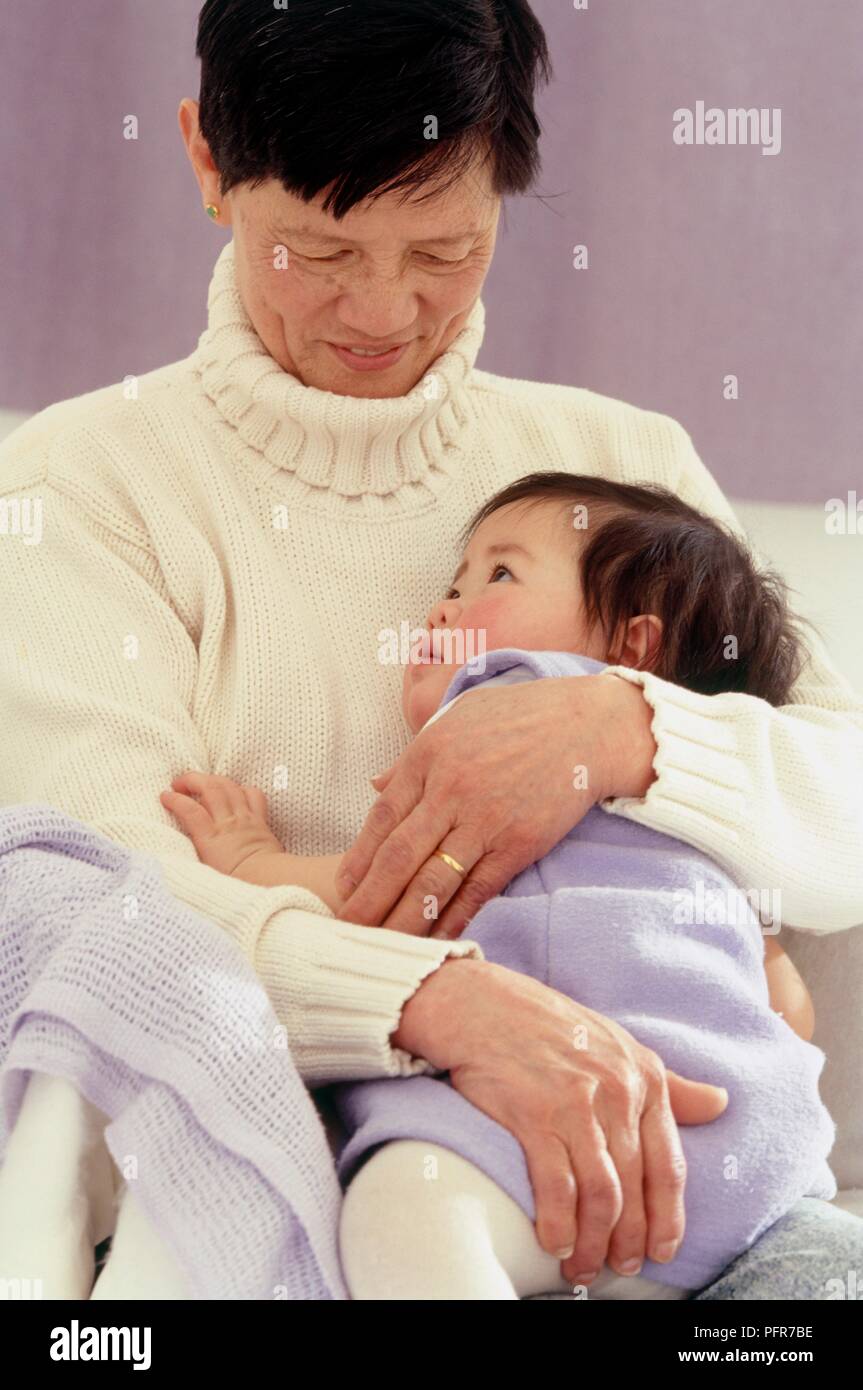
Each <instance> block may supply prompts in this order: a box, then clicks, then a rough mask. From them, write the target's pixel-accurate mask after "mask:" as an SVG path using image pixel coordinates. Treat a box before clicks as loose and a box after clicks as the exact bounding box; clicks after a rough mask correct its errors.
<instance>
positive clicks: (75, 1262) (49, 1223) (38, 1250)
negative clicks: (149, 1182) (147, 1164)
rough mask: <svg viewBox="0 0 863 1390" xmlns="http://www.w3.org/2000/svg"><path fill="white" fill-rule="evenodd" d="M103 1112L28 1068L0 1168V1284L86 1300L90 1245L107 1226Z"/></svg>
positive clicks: (109, 1184)
mask: <svg viewBox="0 0 863 1390" xmlns="http://www.w3.org/2000/svg"><path fill="white" fill-rule="evenodd" d="M106 1123H107V1117H106V1116H105V1115H103V1114H102V1112H101V1111H99V1110H97V1109H96V1107H95V1106H93V1105H91V1104H90V1102H89V1101H87V1100H85V1099H84V1098H83V1097H82V1096H81V1095H79V1093H78V1091H77V1090H76V1089H75V1087H74V1086H73V1085H72V1083H71V1082H70V1081H66V1080H65V1079H64V1078H63V1077H60V1076H49V1075H48V1074H47V1073H44V1072H32V1073H31V1074H30V1077H29V1080H28V1082H27V1089H26V1091H25V1092H24V1099H23V1102H22V1104H21V1109H20V1111H19V1114H18V1119H17V1121H16V1124H15V1128H14V1130H13V1131H12V1134H11V1136H10V1139H9V1143H8V1145H7V1146H6V1155H5V1159H4V1162H3V1167H2V1169H0V1281H12V1283H11V1284H9V1283H5V1282H0V1288H3V1289H6V1290H8V1289H9V1288H10V1287H11V1288H14V1287H15V1286H16V1281H18V1280H29V1281H31V1286H32V1287H35V1288H37V1289H39V1288H40V1286H39V1285H38V1284H35V1285H34V1283H33V1281H37V1280H38V1281H41V1288H40V1291H39V1292H38V1293H36V1294H35V1295H34V1296H36V1297H42V1298H51V1299H56V1298H71V1299H84V1298H89V1296H90V1289H91V1287H92V1284H93V1271H94V1249H95V1246H96V1245H98V1244H99V1242H100V1241H102V1240H104V1239H105V1237H106V1236H108V1235H110V1233H111V1230H112V1229H113V1224H114V1182H113V1173H112V1167H113V1165H112V1163H111V1157H110V1154H109V1153H108V1151H107V1149H106V1147H105V1143H104V1138H103V1134H104V1129H105V1125H106Z"/></svg>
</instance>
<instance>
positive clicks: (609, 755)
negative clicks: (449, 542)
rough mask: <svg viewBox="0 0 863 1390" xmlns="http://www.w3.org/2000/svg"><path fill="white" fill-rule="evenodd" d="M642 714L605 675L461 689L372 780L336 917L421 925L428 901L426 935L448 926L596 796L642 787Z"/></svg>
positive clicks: (449, 933)
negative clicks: (370, 801) (374, 793)
mask: <svg viewBox="0 0 863 1390" xmlns="http://www.w3.org/2000/svg"><path fill="white" fill-rule="evenodd" d="M652 718H653V712H652V710H651V709H650V706H649V705H648V704H647V703H646V702H645V700H644V697H643V696H642V693H641V690H640V689H639V688H638V687H637V686H635V685H633V684H631V683H630V682H629V681H625V680H622V679H620V677H618V676H614V675H604V674H603V675H599V676H572V677H554V678H549V679H544V680H536V681H529V682H526V683H525V684H523V685H510V686H489V687H487V688H484V687H482V686H479V687H477V688H476V689H475V690H472V691H471V692H470V693H469V694H466V695H465V697H464V699H462V700H459V701H458V703H457V704H456V705H454V706H453V708H452V709H451V710H448V711H447V713H446V714H445V715H444V716H443V717H442V718H441V719H438V720H435V722H434V724H432V725H430V726H429V727H428V728H427V729H423V730H422V732H421V733H419V734H418V735H417V737H416V738H415V739H414V741H413V743H411V744H410V746H409V747H408V748H407V749H406V750H405V752H404V753H403V754H402V755H401V757H400V758H399V759H398V761H397V762H396V763H394V764H393V767H392V768H390V769H389V770H388V771H387V773H385V774H384V777H383V778H382V779H377V781H378V786H379V788H381V787H384V788H385V789H384V790H383V791H382V794H381V795H380V796H379V797H378V799H377V801H376V802H375V804H374V806H373V807H372V809H371V810H370V812H369V814H368V816H367V818H366V822H365V825H364V826H363V828H362V830H361V831H360V834H359V836H358V838H357V840H356V841H355V843H354V844H353V845H352V847H351V848H350V849H349V850H348V852H347V854H346V855H345V857H344V860H343V862H342V874H347V875H348V876H349V877H350V878H351V879H352V880H353V881H354V884H355V885H357V886H356V887H354V888H353V889H351V888H350V887H349V886H346V887H345V888H344V892H345V894H346V895H347V893H350V896H346V900H345V901H344V903H343V905H342V908H341V911H340V912H339V916H340V918H341V919H342V920H343V921H346V922H359V923H363V924H365V925H372V924H379V925H380V926H384V927H388V928H389V929H390V930H392V931H403V932H410V933H414V934H416V935H419V936H423V935H428V932H429V915H430V909H431V911H433V912H434V913H435V915H436V916H437V925H436V927H435V929H434V930H433V931H432V933H431V934H432V935H433V936H442V937H456V936H460V935H461V933H462V932H463V931H464V928H465V927H466V926H467V923H468V922H469V921H470V919H471V917H472V916H473V915H474V913H476V912H477V911H478V910H479V908H481V907H482V905H483V903H485V902H487V901H488V899H489V898H492V897H494V896H495V894H497V893H499V892H500V891H501V889H502V888H504V887H505V885H506V884H507V883H509V882H510V880H511V879H513V878H514V877H515V875H516V874H517V873H520V872H521V870H522V869H524V868H526V867H527V866H528V865H529V864H533V863H535V862H536V860H537V859H540V858H542V856H543V855H544V854H547V853H548V851H549V850H550V849H552V848H553V847H554V845H556V844H557V843H558V842H559V841H560V840H562V839H563V837H564V835H566V834H567V833H568V832H569V831H570V830H571V829H572V827H573V826H574V825H577V824H578V822H579V821H580V820H581V819H582V817H583V816H584V815H586V813H587V812H588V811H589V810H590V808H591V806H593V805H594V803H595V802H596V801H599V800H602V799H603V798H604V797H606V796H643V795H644V793H645V792H646V790H647V787H648V786H649V784H650V782H651V781H652V780H653V758H654V756H655V753H656V744H655V743H654V740H653V736H652V734H651V732H650V725H651V721H652ZM437 849H442V850H444V851H445V852H446V853H447V854H449V855H451V856H452V857H453V858H454V859H455V860H456V861H457V862H458V863H459V864H461V865H462V866H463V867H464V869H465V870H466V873H465V875H464V877H462V876H461V875H460V874H459V873H458V871H457V870H456V869H454V868H452V866H451V865H449V864H447V863H446V862H445V861H444V860H442V859H440V858H438V857H437V856H436V854H435V850H437ZM336 886H337V887H338V888H339V890H340V891H343V884H342V879H341V876H340V877H339V879H337V881H336ZM444 908H446V911H444Z"/></svg>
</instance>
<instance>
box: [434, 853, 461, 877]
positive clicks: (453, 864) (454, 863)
mask: <svg viewBox="0 0 863 1390" xmlns="http://www.w3.org/2000/svg"><path fill="white" fill-rule="evenodd" d="M435 854H436V855H437V857H438V859H442V860H443V862H444V863H445V864H449V866H450V868H451V869H455V871H456V873H457V874H465V873H467V870H466V869H465V868H464V866H463V865H462V864H460V863H459V862H458V860H457V859H453V857H452V855H451V854H447V853H446V851H445V850H442V849H436V850H435Z"/></svg>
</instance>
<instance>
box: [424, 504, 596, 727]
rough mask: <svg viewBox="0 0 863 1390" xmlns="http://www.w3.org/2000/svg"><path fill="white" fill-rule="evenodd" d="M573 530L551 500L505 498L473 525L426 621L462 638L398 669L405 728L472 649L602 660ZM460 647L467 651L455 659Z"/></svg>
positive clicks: (429, 706) (428, 708)
mask: <svg viewBox="0 0 863 1390" xmlns="http://www.w3.org/2000/svg"><path fill="white" fill-rule="evenodd" d="M580 534H581V533H580V532H578V531H576V530H574V529H573V526H572V513H571V510H570V509H568V508H567V507H566V506H561V504H560V503H559V502H531V504H530V505H529V506H527V505H525V504H524V503H521V502H512V503H510V505H509V506H508V507H501V508H500V510H499V511H496V512H494V513H493V514H492V515H491V516H490V517H487V518H486V520H485V521H483V522H482V523H481V525H479V526H478V527H477V529H476V531H475V532H474V534H473V536H472V537H471V539H470V541H469V542H468V545H467V548H466V550H465V553H464V555H463V557H462V563H461V566H460V568H459V570H458V572H457V574H456V576H455V577H454V578H453V583H452V587H451V588H450V589H449V590H448V591H447V594H446V596H445V597H444V598H443V599H442V600H441V601H440V602H439V603H436V604H435V606H434V607H433V608H432V610H431V612H430V613H429V615H428V619H427V622H426V627H427V628H428V630H429V632H430V633H433V632H434V631H435V630H443V629H449V630H450V631H452V632H453V633H463V634H464V636H463V638H461V639H458V640H452V641H451V642H450V644H449V645H450V648H451V650H450V651H449V652H448V651H447V647H446V644H444V645H443V646H442V647H441V648H440V650H435V649H434V648H433V649H432V651H431V652H430V653H429V654H428V659H427V660H425V661H422V662H409V663H408V665H407V666H406V668H405V678H404V687H403V692H402V709H403V711H404V715H405V719H406V720H407V722H408V725H409V727H410V729H411V731H412V732H413V733H418V732H419V730H420V729H421V728H422V726H423V724H425V722H426V720H428V719H430V718H431V716H432V715H433V714H434V712H435V710H436V709H437V708H438V706H439V704H440V702H441V700H442V698H443V695H444V692H445V690H446V688H447V686H448V685H449V683H450V681H451V680H452V678H453V675H454V674H455V672H456V671H457V670H458V669H459V667H460V666H461V665H463V664H464V661H465V660H466V659H467V657H470V656H471V655H472V654H474V653H481V652H483V651H489V652H490V651H496V650H497V649H498V648H500V647H521V648H523V649H524V650H526V651H566V652H578V653H580V654H581V655H583V656H592V657H595V658H596V659H597V660H599V661H604V660H605V656H606V653H605V640H604V637H603V633H602V629H601V628H599V627H597V626H594V628H593V629H592V630H591V629H589V627H588V624H587V620H586V617H585V612H584V602H583V598H582V594H581V586H580V583H579V578H578V548H577V547H578V544H579V538H580ZM439 641H440V639H438V643H439ZM460 648H461V649H462V650H463V651H465V652H466V653H467V657H465V656H462V657H461V659H459V649H460ZM448 655H449V656H450V658H451V659H450V660H449V662H447V661H446V660H445V659H444V658H446V657H447V656H448Z"/></svg>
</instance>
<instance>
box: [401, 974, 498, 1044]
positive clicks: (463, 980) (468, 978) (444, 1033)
mask: <svg viewBox="0 0 863 1390" xmlns="http://www.w3.org/2000/svg"><path fill="white" fill-rule="evenodd" d="M455 966H457V967H458V969H455V968H450V967H455ZM492 968H493V962H492V961H486V960H477V959H476V958H475V957H472V956H447V958H446V959H445V960H443V961H441V963H440V965H439V966H438V967H437V969H436V970H433V971H432V973H431V974H430V975H427V976H426V977H425V979H424V980H423V981H422V983H421V984H420V985H419V986H418V987H417V989H415V990H414V992H413V994H412V995H411V997H410V999H408V1001H407V1003H406V1004H405V1005H404V1006H403V1008H402V1013H401V1018H400V1019H399V1023H398V1026H397V1028H396V1029H395V1031H394V1032H393V1033H391V1034H390V1042H391V1043H392V1045H393V1047H398V1048H401V1049H402V1051H404V1052H409V1053H410V1054H411V1056H413V1057H423V1058H425V1060H426V1061H427V1062H430V1063H431V1064H432V1066H433V1067H436V1068H437V1069H438V1070H439V1071H448V1070H449V1068H450V1067H451V1066H452V1065H453V1064H454V1063H455V1061H456V1060H457V1057H456V1053H455V1040H456V1038H457V1037H458V1035H459V1032H460V1020H461V1019H463V1017H464V1014H463V1001H467V1000H468V999H469V997H470V996H471V995H472V994H474V991H475V990H476V987H477V983H478V981H479V980H480V977H481V976H485V977H487V976H488V975H489V973H490V971H491V969H492Z"/></svg>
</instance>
